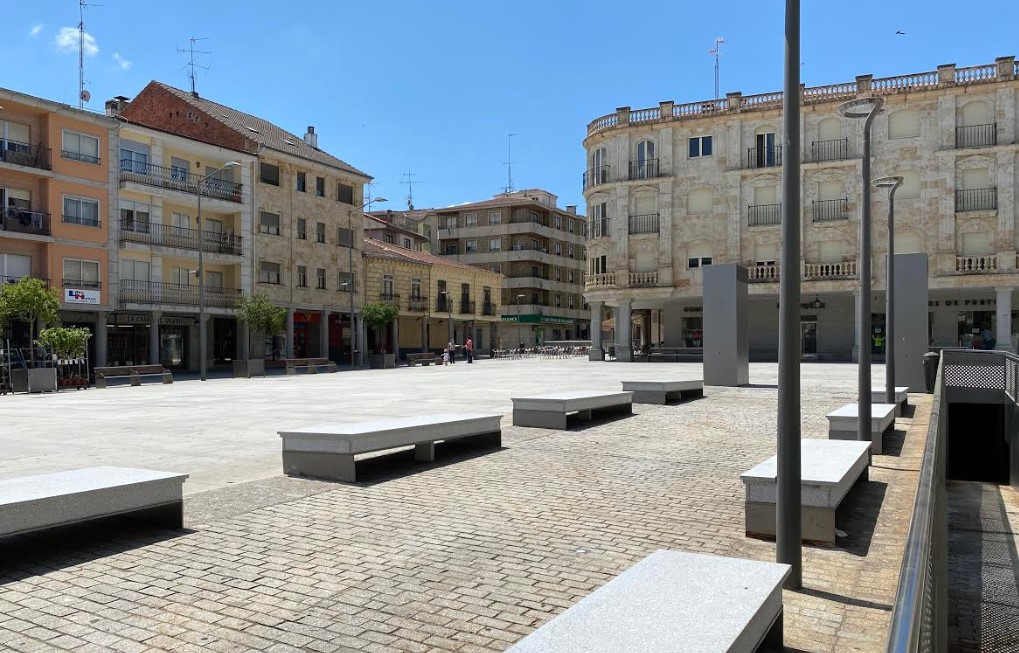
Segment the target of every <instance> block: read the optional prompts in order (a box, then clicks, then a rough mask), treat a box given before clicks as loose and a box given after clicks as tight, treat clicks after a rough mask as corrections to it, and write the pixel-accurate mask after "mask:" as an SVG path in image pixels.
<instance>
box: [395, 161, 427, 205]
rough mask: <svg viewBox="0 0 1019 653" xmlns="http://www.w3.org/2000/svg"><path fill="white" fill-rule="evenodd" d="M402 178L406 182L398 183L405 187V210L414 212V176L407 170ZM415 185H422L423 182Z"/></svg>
mask: <svg viewBox="0 0 1019 653" xmlns="http://www.w3.org/2000/svg"><path fill="white" fill-rule="evenodd" d="M403 176H404V177H406V178H407V180H406V181H401V182H400V183H401V184H403V185H404V186H406V187H407V210H408V211H413V210H414V176H415V175H414V173H413V172H411V171H410V170H408V171H407V172H405V173H403ZM417 183H419V184H423V183H424V182H422V181H419V182H417Z"/></svg>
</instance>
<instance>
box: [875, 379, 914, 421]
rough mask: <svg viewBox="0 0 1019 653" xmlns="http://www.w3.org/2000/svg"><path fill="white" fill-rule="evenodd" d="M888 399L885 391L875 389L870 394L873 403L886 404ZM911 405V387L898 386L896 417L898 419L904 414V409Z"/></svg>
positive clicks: (896, 392) (896, 391)
mask: <svg viewBox="0 0 1019 653" xmlns="http://www.w3.org/2000/svg"><path fill="white" fill-rule="evenodd" d="M886 398H887V397H886V396H885V389H884V388H883V387H882V388H880V389H874V390H871V392H870V401H871V403H876V404H884V403H887V402H886V401H885V399H886ZM908 405H909V386H906V385H897V386H895V416H896V417H898V416H899V415H901V414H902V409H903V408H905V407H906V406H908Z"/></svg>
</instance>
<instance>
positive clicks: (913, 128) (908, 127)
mask: <svg viewBox="0 0 1019 653" xmlns="http://www.w3.org/2000/svg"><path fill="white" fill-rule="evenodd" d="M919 135H920V112H919V111H917V110H915V109H901V110H899V111H896V112H895V113H893V114H891V115H889V116H888V138H912V137H914V136H919Z"/></svg>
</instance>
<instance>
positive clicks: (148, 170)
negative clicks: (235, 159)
mask: <svg viewBox="0 0 1019 653" xmlns="http://www.w3.org/2000/svg"><path fill="white" fill-rule="evenodd" d="M203 179H205V178H204V177H202V176H201V175H196V174H192V173H190V172H186V171H184V170H181V169H180V168H164V167H163V166H157V165H152V164H151V163H141V162H139V161H132V160H131V159H122V160H121V162H120V180H121V181H133V182H137V183H139V184H146V185H148V186H158V187H159V188H166V189H169V190H177V191H181V192H182V193H191V194H193V195H197V194H198V186H199V184H201V187H202V196H203V197H214V198H217V199H221V200H228V201H230V202H240V201H241V190H242V186H241V184H239V183H237V182H233V181H224V180H222V179H216V178H215V177H211V178H208V179H205V180H204V181H202V180H203Z"/></svg>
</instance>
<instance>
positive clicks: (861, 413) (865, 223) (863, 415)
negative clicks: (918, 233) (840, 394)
mask: <svg viewBox="0 0 1019 653" xmlns="http://www.w3.org/2000/svg"><path fill="white" fill-rule="evenodd" d="M884 102H885V101H884V99H883V98H880V97H868V98H860V99H858V100H850V101H849V102H846V103H845V104H842V105H841V106H839V108H838V109H837V111H838V113H839V115H840V116H842V117H843V118H854V119H859V118H863V119H864V123H863V193H862V197H861V201H862V202H863V212H862V215H861V217H860V265H859V267H858V268H857V269H858V270H859V274H860V303H859V306H857V307H856V310H857V315H856V332H857V334H859V335H858V337H859V339H860V353H859V366H858V372H859V377H858V378H859V381H858V383H857V385H858V387H857V392H858V393H859V395H858V397H857V411H856V419H857V424H856V439H857V440H870V438H871V436H870V415H871V410H870V404H871V388H870V359H871V355H870V310H871V308H870V290H871V288H870V285H871V284H870V275H871V273H870V185H871V180H870V126H871V124H872V123H873V122H874V117H875V116H876V115H877V114H878V113H880V112H881V106H882V105H883V104H884ZM893 390H894V388H893Z"/></svg>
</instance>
